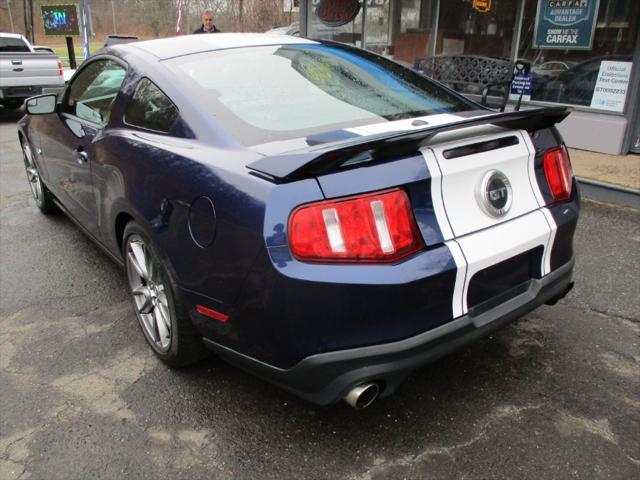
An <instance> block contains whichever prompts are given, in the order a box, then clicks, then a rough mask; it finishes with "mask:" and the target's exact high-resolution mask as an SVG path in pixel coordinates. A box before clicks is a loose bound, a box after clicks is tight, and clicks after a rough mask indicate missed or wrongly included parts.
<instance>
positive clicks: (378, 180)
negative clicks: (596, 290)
mask: <svg viewBox="0 0 640 480" xmlns="http://www.w3.org/2000/svg"><path fill="white" fill-rule="evenodd" d="M27 111H28V113H29V115H27V116H26V117H25V118H23V119H22V120H21V121H20V122H19V125H18V128H19V137H20V142H21V144H22V148H23V152H24V161H25V167H26V170H27V176H28V179H29V182H30V186H31V189H32V193H33V196H34V198H35V201H36V204H37V205H38V207H39V208H40V210H41V211H42V212H43V213H52V212H54V211H56V210H58V209H61V210H63V211H64V212H65V213H66V214H67V215H69V217H70V218H71V219H73V220H74V221H75V222H76V223H77V224H78V225H79V227H80V228H81V229H82V230H83V231H84V232H85V233H86V234H87V235H88V236H89V237H90V238H91V239H93V240H94V241H95V242H96V243H98V244H99V245H100V246H101V247H102V248H103V249H104V251H105V252H106V253H107V254H108V255H110V256H111V257H112V258H113V259H114V260H115V261H116V262H118V263H120V264H121V265H123V266H124V267H125V271H126V276H127V279H128V282H129V286H130V291H131V296H132V300H133V304H134V307H135V312H136V315H137V318H138V321H139V323H140V326H141V329H142V332H143V333H144V335H145V338H146V340H147V342H148V343H149V345H150V346H151V348H152V349H153V350H154V352H155V353H156V354H157V355H158V357H159V358H160V359H161V360H163V361H164V362H166V363H167V364H169V365H172V366H181V365H185V364H188V363H190V362H193V361H195V360H197V359H199V358H201V357H202V356H203V355H204V353H205V352H206V351H207V349H206V348H205V347H208V349H210V350H213V351H214V352H216V353H217V354H218V355H220V356H222V357H223V358H225V359H227V360H229V361H231V362H232V363H234V364H235V365H238V366H240V367H241V368H244V369H247V370H250V371H251V372H253V373H255V374H257V375H260V376H262V377H264V378H266V379H268V380H270V381H272V382H274V383H276V384H278V385H281V386H282V387H284V388H286V389H288V390H289V391H292V392H294V393H296V394H297V395H300V396H302V397H304V398H306V399H308V400H310V401H313V402H316V403H319V404H327V403H332V402H335V401H337V400H339V399H341V398H345V399H346V400H347V401H348V402H349V403H350V404H352V405H354V406H356V407H363V406H366V405H368V404H369V403H371V401H373V400H374V399H375V397H376V396H377V395H378V394H379V393H381V394H383V395H389V394H391V393H392V392H393V391H394V390H395V389H396V388H397V386H398V384H399V383H400V382H401V381H402V380H403V379H404V377H405V376H406V375H407V374H408V373H410V372H411V371H412V370H413V369H415V368H417V367H418V366H420V365H422V364H424V363H426V362H428V361H431V360H433V359H435V358H438V357H440V356H442V355H444V354H446V353H448V352H450V351H452V350H454V349H457V348H460V347H461V346H463V345H465V344H467V343H468V342H470V341H472V340H474V339H477V338H479V337H481V336H483V335H486V334H487V333H489V332H491V331H493V330H495V329H496V328H498V327H500V326H503V325H505V324H506V323H507V322H509V321H512V320H514V319H516V318H518V317H520V316H522V315H524V314H525V313H527V312H528V311H530V310H532V309H533V308H535V307H537V306H538V305H540V304H542V303H553V302H555V301H557V300H558V299H559V298H561V297H562V296H564V295H565V294H566V292H567V291H568V290H569V289H570V288H571V286H572V282H571V275H572V269H573V262H574V260H573V248H572V241H573V233H574V229H575V225H576V220H577V216H578V209H579V200H578V195H577V190H576V188H575V181H574V179H573V175H572V172H571V167H570V164H569V159H568V156H567V153H566V149H565V148H564V145H563V143H562V139H561V138H560V136H559V134H558V132H557V130H556V129H555V127H554V124H555V123H557V122H558V121H561V120H562V119H563V118H564V117H565V116H566V115H567V113H568V111H567V110H566V109H562V108H556V109H549V108H547V109H533V110H529V111H527V112H514V113H495V112H493V111H491V110H487V109H485V108H484V107H481V106H480V105H478V104H476V103H474V102H471V101H469V100H467V99H465V98H464V97H462V96H460V95H458V94H457V93H455V92H453V91H451V90H449V89H447V88H446V87H443V86H442V85H439V84H437V83H435V82H433V81H431V80H430V79H428V78H426V77H423V76H421V75H420V74H418V73H415V72H413V71H411V70H408V69H405V68H403V67H401V66H400V65H398V64H395V63H393V62H391V61H389V60H387V59H385V58H382V57H379V56H376V55H374V54H372V53H369V52H366V51H363V50H360V49H356V48H352V47H348V46H344V45H338V44H333V43H326V42H316V41H310V40H305V39H299V38H293V37H291V38H288V37H282V36H268V35H238V34H220V35H210V36H209V35H199V36H187V37H181V38H174V39H163V40H154V41H149V42H140V43H133V44H128V45H119V46H115V47H112V48H108V49H106V50H105V51H103V52H102V53H101V54H99V55H96V56H95V57H93V58H91V59H90V60H89V61H87V62H85V64H84V65H83V66H82V67H81V68H80V69H79V70H78V72H77V73H76V74H75V75H74V77H73V78H72V79H71V81H70V83H69V86H68V87H67V89H66V90H65V92H64V94H62V95H61V96H60V97H59V98H56V96H55V95H43V96H39V97H33V98H31V99H30V100H29V101H28V102H27Z"/></svg>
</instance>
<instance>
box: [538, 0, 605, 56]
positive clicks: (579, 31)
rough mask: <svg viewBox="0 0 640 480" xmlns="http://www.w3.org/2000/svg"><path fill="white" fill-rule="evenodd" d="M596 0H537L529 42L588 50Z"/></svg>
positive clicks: (543, 45) (594, 26) (549, 46)
mask: <svg viewBox="0 0 640 480" xmlns="http://www.w3.org/2000/svg"><path fill="white" fill-rule="evenodd" d="M599 6H600V0H539V1H538V12H537V14H536V28H535V33H534V37H533V46H534V47H535V48H544V49H553V48H555V49H561V50H591V46H592V44H593V32H594V31H595V28H596V20H597V17H598V7H599Z"/></svg>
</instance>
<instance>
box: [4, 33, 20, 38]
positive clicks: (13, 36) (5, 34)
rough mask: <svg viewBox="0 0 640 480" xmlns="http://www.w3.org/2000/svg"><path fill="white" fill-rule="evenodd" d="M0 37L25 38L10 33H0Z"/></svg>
mask: <svg viewBox="0 0 640 480" xmlns="http://www.w3.org/2000/svg"><path fill="white" fill-rule="evenodd" d="M0 36H1V37H8V38H24V37H23V36H22V35H20V34H19V33H9V32H0Z"/></svg>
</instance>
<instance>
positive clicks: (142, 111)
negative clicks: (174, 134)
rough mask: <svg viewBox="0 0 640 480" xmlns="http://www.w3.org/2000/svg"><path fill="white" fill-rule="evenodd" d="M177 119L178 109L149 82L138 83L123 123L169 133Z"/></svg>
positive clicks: (141, 81)
mask: <svg viewBox="0 0 640 480" xmlns="http://www.w3.org/2000/svg"><path fill="white" fill-rule="evenodd" d="M177 119H178V109H177V108H176V106H175V105H174V104H173V102H172V101H171V100H169V97H167V96H166V95H165V94H164V93H162V90H160V89H159V88H158V87H156V86H155V85H154V84H153V83H152V82H151V81H150V80H148V79H146V78H143V79H142V80H140V83H138V86H137V87H136V91H135V93H134V94H133V98H132V99H131V102H130V103H129V106H128V107H127V111H126V113H125V115H124V121H125V122H126V123H128V124H129V125H133V126H136V127H142V128H146V129H149V130H154V131H156V132H162V133H169V132H170V131H171V129H172V128H173V125H174V124H175V123H176V120H177Z"/></svg>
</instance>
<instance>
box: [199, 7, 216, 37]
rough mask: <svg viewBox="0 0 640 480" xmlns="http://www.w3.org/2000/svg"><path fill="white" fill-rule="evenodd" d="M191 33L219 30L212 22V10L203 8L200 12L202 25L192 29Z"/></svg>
mask: <svg viewBox="0 0 640 480" xmlns="http://www.w3.org/2000/svg"><path fill="white" fill-rule="evenodd" d="M193 33H220V30H218V29H217V28H216V26H215V25H214V24H213V12H211V10H205V11H204V13H203V14H202V26H201V27H200V28H197V29H196V30H194V32H193Z"/></svg>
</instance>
